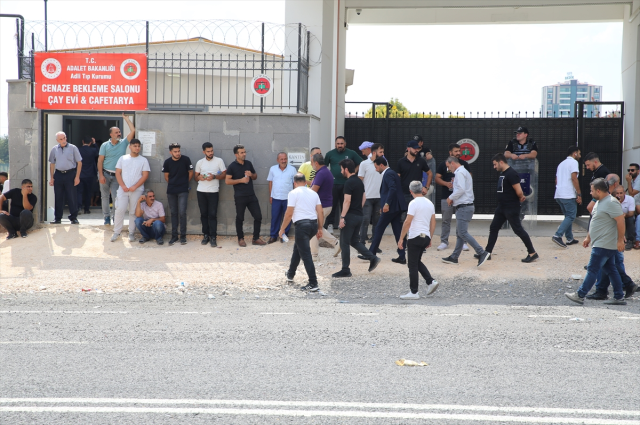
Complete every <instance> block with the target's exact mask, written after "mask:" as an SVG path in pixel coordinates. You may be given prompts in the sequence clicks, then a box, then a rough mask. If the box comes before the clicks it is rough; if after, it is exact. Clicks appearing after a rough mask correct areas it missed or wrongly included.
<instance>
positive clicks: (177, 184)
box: [162, 143, 193, 246]
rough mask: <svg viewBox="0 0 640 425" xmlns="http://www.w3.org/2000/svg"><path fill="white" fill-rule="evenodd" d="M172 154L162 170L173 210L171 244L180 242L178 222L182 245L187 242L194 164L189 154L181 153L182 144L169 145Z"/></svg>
mask: <svg viewBox="0 0 640 425" xmlns="http://www.w3.org/2000/svg"><path fill="white" fill-rule="evenodd" d="M169 153H170V154H171V156H170V157H169V158H167V159H166V160H165V161H164V164H163V165H162V172H163V173H164V179H165V180H166V181H167V200H168V201H169V211H170V212H171V239H170V240H169V246H171V245H173V244H175V243H176V242H178V223H179V224H180V245H186V244H187V201H188V200H189V182H190V181H191V179H192V178H193V164H191V159H190V158H189V157H188V156H185V155H182V154H181V153H180V145H179V144H177V143H172V144H170V145H169Z"/></svg>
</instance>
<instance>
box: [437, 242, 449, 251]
mask: <svg viewBox="0 0 640 425" xmlns="http://www.w3.org/2000/svg"><path fill="white" fill-rule="evenodd" d="M448 247H449V244H446V243H444V242H442V243H441V244H440V245H438V251H444V250H445V249H447V248H448Z"/></svg>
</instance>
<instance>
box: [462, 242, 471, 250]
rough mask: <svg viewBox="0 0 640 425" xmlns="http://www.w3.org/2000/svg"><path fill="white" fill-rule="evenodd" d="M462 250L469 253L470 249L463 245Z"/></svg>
mask: <svg viewBox="0 0 640 425" xmlns="http://www.w3.org/2000/svg"><path fill="white" fill-rule="evenodd" d="M462 250H463V251H469V247H468V246H467V244H466V243H465V244H462Z"/></svg>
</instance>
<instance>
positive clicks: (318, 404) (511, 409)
mask: <svg viewBox="0 0 640 425" xmlns="http://www.w3.org/2000/svg"><path fill="white" fill-rule="evenodd" d="M14 403H48V404H65V403H73V404H141V405H144V404H150V405H162V404H165V405H177V404H182V405H185V404H186V405H223V406H256V407H313V408H351V409H402V410H455V411H473V412H495V413H546V414H567V415H586V416H593V415H607V416H637V417H640V410H605V409H569V408H562V407H518V406H479V405H459V404H410V403H360V402H348V401H285V400H223V399H209V400H207V399H170V398H168V399H167V398H165V399H162V398H82V397H79V398H58V397H55V398H53V397H40V398H24V397H17V398H7V397H4V398H0V404H14Z"/></svg>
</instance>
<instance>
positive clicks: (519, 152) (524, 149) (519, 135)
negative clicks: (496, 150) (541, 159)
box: [504, 126, 538, 160]
mask: <svg viewBox="0 0 640 425" xmlns="http://www.w3.org/2000/svg"><path fill="white" fill-rule="evenodd" d="M514 133H515V137H514V138H513V139H512V140H511V141H510V142H509V143H508V144H507V147H506V148H505V152H504V156H505V157H506V158H507V159H513V160H518V159H534V158H536V157H537V156H538V146H537V145H536V142H534V141H533V139H530V138H529V130H528V129H527V127H522V126H520V127H518V129H517V130H516V131H514Z"/></svg>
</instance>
